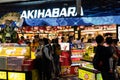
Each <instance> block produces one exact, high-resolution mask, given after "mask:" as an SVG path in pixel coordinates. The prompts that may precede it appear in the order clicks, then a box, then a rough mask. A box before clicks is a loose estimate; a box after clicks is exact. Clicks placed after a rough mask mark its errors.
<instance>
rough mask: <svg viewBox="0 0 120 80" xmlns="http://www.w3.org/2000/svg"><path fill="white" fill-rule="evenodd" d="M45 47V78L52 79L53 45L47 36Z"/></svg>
mask: <svg viewBox="0 0 120 80" xmlns="http://www.w3.org/2000/svg"><path fill="white" fill-rule="evenodd" d="M43 41H44V48H43V65H44V66H43V67H44V71H43V80H51V79H52V75H51V74H52V70H51V69H52V59H53V57H52V53H51V52H52V47H51V46H50V44H49V43H50V40H49V39H47V38H44V39H43Z"/></svg>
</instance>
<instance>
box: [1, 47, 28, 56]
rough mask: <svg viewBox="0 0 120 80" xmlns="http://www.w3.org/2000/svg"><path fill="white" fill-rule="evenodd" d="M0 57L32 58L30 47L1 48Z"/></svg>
mask: <svg viewBox="0 0 120 80" xmlns="http://www.w3.org/2000/svg"><path fill="white" fill-rule="evenodd" d="M0 56H30V47H16V46H15V47H8V46H7V47H0Z"/></svg>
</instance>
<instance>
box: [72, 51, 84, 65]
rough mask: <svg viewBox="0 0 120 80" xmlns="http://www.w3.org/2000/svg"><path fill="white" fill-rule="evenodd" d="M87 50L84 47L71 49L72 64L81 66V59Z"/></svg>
mask: <svg viewBox="0 0 120 80" xmlns="http://www.w3.org/2000/svg"><path fill="white" fill-rule="evenodd" d="M84 52H85V50H84V49H73V50H71V61H72V64H71V66H79V65H80V59H82V57H83V54H84Z"/></svg>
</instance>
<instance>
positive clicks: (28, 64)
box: [22, 59, 34, 71]
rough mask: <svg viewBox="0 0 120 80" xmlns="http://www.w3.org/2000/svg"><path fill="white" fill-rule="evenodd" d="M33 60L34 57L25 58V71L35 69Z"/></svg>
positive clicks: (23, 68) (23, 65)
mask: <svg viewBox="0 0 120 80" xmlns="http://www.w3.org/2000/svg"><path fill="white" fill-rule="evenodd" d="M33 65H34V64H33V60H32V59H28V60H24V61H23V64H22V70H23V71H30V70H32V69H33Z"/></svg>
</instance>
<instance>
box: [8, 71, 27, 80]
mask: <svg viewBox="0 0 120 80" xmlns="http://www.w3.org/2000/svg"><path fill="white" fill-rule="evenodd" d="M8 80H25V73H17V72H8Z"/></svg>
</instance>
